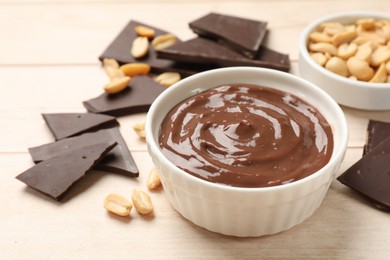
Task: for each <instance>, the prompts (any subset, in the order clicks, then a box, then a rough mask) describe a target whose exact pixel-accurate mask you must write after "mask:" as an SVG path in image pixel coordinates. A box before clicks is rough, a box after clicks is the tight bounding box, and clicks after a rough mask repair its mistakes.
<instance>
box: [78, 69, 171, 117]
mask: <svg viewBox="0 0 390 260" xmlns="http://www.w3.org/2000/svg"><path fill="white" fill-rule="evenodd" d="M165 89H166V87H165V86H163V85H161V84H159V83H157V82H156V81H155V80H154V79H152V78H150V77H148V76H143V75H142V76H136V77H134V78H132V80H131V82H130V87H129V88H126V89H125V90H123V91H121V92H119V93H116V94H107V93H103V94H102V95H100V96H98V97H96V98H93V99H90V100H87V101H84V102H83V105H84V107H85V108H86V109H87V110H88V111H89V112H92V113H103V114H109V115H113V116H122V115H128V114H134V113H141V112H147V111H148V110H149V107H150V105H151V104H152V103H153V101H154V100H155V99H156V98H157V97H158V95H160V94H161V93H162V92H163V91H164V90H165Z"/></svg>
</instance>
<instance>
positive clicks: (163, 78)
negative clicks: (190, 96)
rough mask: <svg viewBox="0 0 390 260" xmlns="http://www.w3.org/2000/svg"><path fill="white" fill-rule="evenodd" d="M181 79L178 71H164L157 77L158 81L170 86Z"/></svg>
mask: <svg viewBox="0 0 390 260" xmlns="http://www.w3.org/2000/svg"><path fill="white" fill-rule="evenodd" d="M180 79H181V77H180V74H179V73H177V72H164V73H162V74H160V75H158V76H157V77H156V81H157V82H158V83H160V84H161V85H164V86H166V87H169V86H171V85H173V84H175V83H176V82H178V81H179V80H180Z"/></svg>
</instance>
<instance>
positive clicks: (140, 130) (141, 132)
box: [133, 123, 145, 138]
mask: <svg viewBox="0 0 390 260" xmlns="http://www.w3.org/2000/svg"><path fill="white" fill-rule="evenodd" d="M133 129H134V131H135V133H136V134H137V135H138V136H139V137H141V138H145V123H138V124H134V125H133Z"/></svg>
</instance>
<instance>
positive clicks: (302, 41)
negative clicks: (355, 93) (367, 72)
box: [299, 11, 390, 90]
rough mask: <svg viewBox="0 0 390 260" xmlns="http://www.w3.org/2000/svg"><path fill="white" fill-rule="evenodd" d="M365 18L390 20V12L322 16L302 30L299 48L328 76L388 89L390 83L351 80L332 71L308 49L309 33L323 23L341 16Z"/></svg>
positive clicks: (338, 18) (346, 81)
mask: <svg viewBox="0 0 390 260" xmlns="http://www.w3.org/2000/svg"><path fill="white" fill-rule="evenodd" d="M349 17H350V18H354V17H356V18H359V17H361V18H363V17H367V18H368V17H373V18H382V19H387V20H390V14H387V13H381V12H376V11H348V12H339V13H335V14H331V15H327V16H324V17H321V18H319V19H317V20H315V21H313V22H311V23H310V24H309V25H308V26H307V27H305V29H304V30H303V31H302V33H301V35H300V38H299V49H300V52H301V54H302V56H303V58H304V59H306V60H307V61H308V62H309V64H310V65H311V66H313V67H314V68H316V69H317V70H319V71H320V72H321V73H324V74H325V75H327V76H328V77H331V78H334V79H335V80H339V81H341V82H343V83H345V84H353V85H354V87H356V88H364V89H366V88H374V89H386V90H389V85H390V83H370V82H365V81H359V80H351V79H348V78H346V77H343V76H340V75H338V74H336V73H333V72H331V71H328V70H327V69H325V68H324V67H322V66H321V65H319V64H318V63H317V62H315V61H314V60H313V58H312V57H311V56H310V54H309V51H308V49H307V39H308V37H309V34H310V33H311V32H313V31H314V30H315V29H316V28H317V27H318V26H319V25H320V24H321V23H324V22H329V21H337V20H340V19H341V18H349Z"/></svg>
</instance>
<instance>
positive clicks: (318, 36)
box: [309, 32, 332, 43]
mask: <svg viewBox="0 0 390 260" xmlns="http://www.w3.org/2000/svg"><path fill="white" fill-rule="evenodd" d="M309 39H310V40H312V41H313V42H329V43H330V42H331V41H332V37H330V36H329V35H327V34H326V33H321V32H313V33H311V34H310V35H309Z"/></svg>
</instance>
